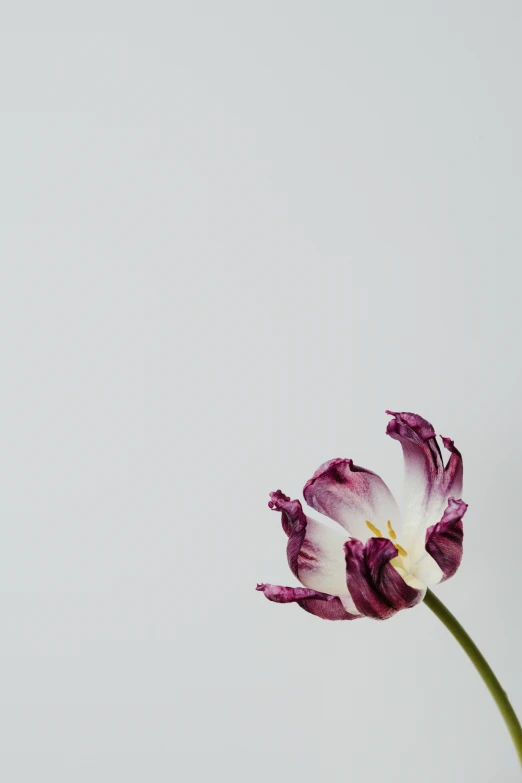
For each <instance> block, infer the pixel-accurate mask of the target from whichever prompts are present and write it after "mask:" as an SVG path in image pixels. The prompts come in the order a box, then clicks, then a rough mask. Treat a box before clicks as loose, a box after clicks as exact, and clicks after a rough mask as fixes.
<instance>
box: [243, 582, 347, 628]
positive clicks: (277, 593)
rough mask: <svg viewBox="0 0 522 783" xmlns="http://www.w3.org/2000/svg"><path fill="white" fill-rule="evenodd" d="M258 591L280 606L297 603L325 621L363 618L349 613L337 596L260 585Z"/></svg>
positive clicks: (304, 589)
mask: <svg viewBox="0 0 522 783" xmlns="http://www.w3.org/2000/svg"><path fill="white" fill-rule="evenodd" d="M256 590H260V591H261V592H263V593H264V594H265V597H266V598H268V600H269V601H275V602H276V603H279V604H288V603H294V602H295V603H297V604H298V605H299V606H300V607H301V608H302V609H304V610H305V611H306V612H310V614H315V615H316V616H317V617H321V618H322V619H323V620H357V619H358V618H359V617H360V616H361V615H358V614H350V613H349V612H347V611H346V610H345V608H344V606H343V604H342V602H341V599H340V598H338V597H337V596H334V595H328V593H320V592H318V591H317V590H309V589H307V588H306V587H282V586H281V585H267V584H259V585H257V587H256Z"/></svg>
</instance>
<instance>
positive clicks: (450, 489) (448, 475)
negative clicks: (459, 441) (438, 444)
mask: <svg viewBox="0 0 522 783" xmlns="http://www.w3.org/2000/svg"><path fill="white" fill-rule="evenodd" d="M442 442H443V444H444V448H445V449H447V450H448V451H449V452H451V456H450V458H449V460H448V464H447V465H446V467H445V469H444V494H445V495H446V496H447V497H449V496H450V494H451V495H452V496H453V497H457V498H459V497H460V496H461V493H462V481H463V478H464V468H463V465H462V454H461V453H460V451H459V450H458V449H457V448H455V444H454V443H453V441H452V440H451V439H450V438H442Z"/></svg>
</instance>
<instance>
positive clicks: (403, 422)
mask: <svg viewBox="0 0 522 783" xmlns="http://www.w3.org/2000/svg"><path fill="white" fill-rule="evenodd" d="M386 413H387V414H388V416H393V417H394V418H393V419H392V420H391V421H389V422H388V426H387V428H386V434H387V435H393V434H395V433H398V434H399V436H401V437H405V438H408V434H409V432H408V431H411V430H413V432H414V433H415V435H417V436H418V437H419V438H420V439H421V440H424V441H426V440H429V439H430V438H435V437H436V435H437V433H436V432H435V430H434V429H433V425H432V424H430V422H429V421H427V419H423V418H422V416H419V414H418V413H408V412H407V411H402V412H401V413H398V412H396V411H386Z"/></svg>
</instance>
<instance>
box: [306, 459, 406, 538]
mask: <svg viewBox="0 0 522 783" xmlns="http://www.w3.org/2000/svg"><path fill="white" fill-rule="evenodd" d="M303 494H304V497H305V500H306V502H307V503H308V505H309V506H311V507H312V508H313V509H315V510H316V511H319V512H320V513H321V514H326V516H328V517H330V518H331V519H334V520H335V521H336V522H338V523H339V524H340V525H342V526H343V527H344V528H345V530H347V531H348V533H349V534H350V535H351V536H354V537H355V538H358V539H359V540H360V541H367V540H368V538H369V537H370V536H371V532H370V530H369V529H368V527H367V526H366V520H369V521H370V522H372V524H374V525H375V526H376V527H381V528H383V529H384V530H386V524H387V521H388V520H391V521H392V524H393V526H394V527H395V528H398V529H400V524H399V523H400V512H399V508H398V506H397V503H396V502H395V499H394V497H393V495H392V494H391V492H390V490H389V489H388V487H387V486H386V484H385V483H384V481H383V480H382V479H381V478H380V477H379V476H377V475H376V474H375V473H372V472H371V471H370V470H365V469H364V468H360V467H359V466H358V465H354V464H353V461H352V460H351V459H332V460H330V461H329V462H325V463H324V465H321V467H320V468H319V469H318V470H316V472H315V473H314V475H313V476H312V478H311V479H310V480H309V481H308V482H307V483H306V485H305V488H304V490H303Z"/></svg>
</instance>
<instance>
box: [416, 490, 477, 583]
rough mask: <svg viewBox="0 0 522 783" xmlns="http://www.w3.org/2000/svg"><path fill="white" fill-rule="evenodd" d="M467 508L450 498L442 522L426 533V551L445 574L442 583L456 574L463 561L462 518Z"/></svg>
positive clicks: (465, 505) (460, 502) (460, 501)
mask: <svg viewBox="0 0 522 783" xmlns="http://www.w3.org/2000/svg"><path fill="white" fill-rule="evenodd" d="M467 508H468V506H467V504H466V503H464V502H463V501H462V500H455V499H454V498H450V499H449V500H448V506H447V508H446V510H445V512H444V515H443V517H442V519H441V521H440V522H438V523H437V524H436V525H432V526H431V527H429V528H428V530H427V531H426V551H427V552H429V554H430V555H431V556H432V557H433V559H434V560H435V561H436V562H437V563H438V565H439V566H440V568H441V570H442V573H443V574H444V576H443V577H442V579H441V582H444V581H445V580H446V579H449V578H450V577H451V576H453V574H455V572H456V571H457V569H458V567H459V565H460V561H461V560H462V540H463V538H464V527H463V525H462V517H463V516H464V514H465V513H466V509H467Z"/></svg>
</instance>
